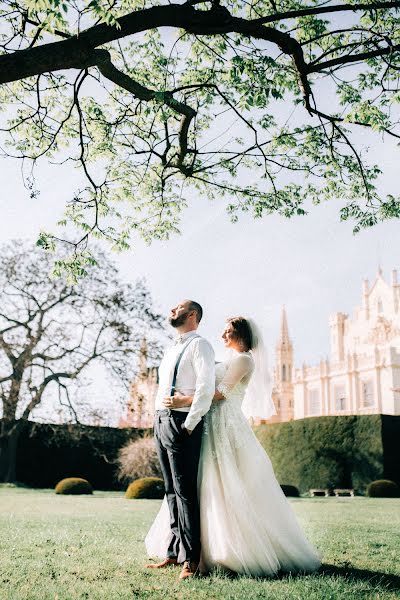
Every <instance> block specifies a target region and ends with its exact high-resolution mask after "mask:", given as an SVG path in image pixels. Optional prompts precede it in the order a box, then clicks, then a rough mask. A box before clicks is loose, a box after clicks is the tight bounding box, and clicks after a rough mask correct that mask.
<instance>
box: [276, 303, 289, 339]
mask: <svg viewBox="0 0 400 600" xmlns="http://www.w3.org/2000/svg"><path fill="white" fill-rule="evenodd" d="M278 345H279V346H282V345H284V346H290V337H289V328H288V324H287V316H286V309H285V305H283V306H282V313H281V328H280V334H279V340H278Z"/></svg>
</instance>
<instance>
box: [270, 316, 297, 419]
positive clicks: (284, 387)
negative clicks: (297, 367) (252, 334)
mask: <svg viewBox="0 0 400 600" xmlns="http://www.w3.org/2000/svg"><path fill="white" fill-rule="evenodd" d="M293 395H294V394H293V346H292V342H291V339H290V337H289V328H288V324H287V317H286V310H285V307H282V315H281V326H280V332H279V338H278V341H277V343H276V348H275V369H274V387H273V390H272V399H273V401H274V403H275V408H276V412H277V414H276V415H275V416H274V417H272V418H271V419H270V421H271V422H273V423H274V422H282V421H291V420H292V419H293Z"/></svg>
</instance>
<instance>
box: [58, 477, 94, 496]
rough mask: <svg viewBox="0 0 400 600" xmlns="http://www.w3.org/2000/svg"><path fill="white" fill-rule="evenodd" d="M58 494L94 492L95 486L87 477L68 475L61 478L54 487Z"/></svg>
mask: <svg viewBox="0 0 400 600" xmlns="http://www.w3.org/2000/svg"><path fill="white" fill-rule="evenodd" d="M54 491H55V493H56V494H74V495H78V494H93V488H92V486H91V484H90V483H89V482H88V481H87V480H86V479H81V478H80V477H67V478H66V479H61V481H59V482H58V483H57V485H56V487H55V488H54Z"/></svg>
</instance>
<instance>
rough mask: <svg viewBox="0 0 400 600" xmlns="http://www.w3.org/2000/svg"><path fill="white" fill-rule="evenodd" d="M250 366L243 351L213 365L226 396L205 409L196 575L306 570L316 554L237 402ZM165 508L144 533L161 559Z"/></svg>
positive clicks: (315, 562) (165, 536) (166, 531)
mask: <svg viewBox="0 0 400 600" xmlns="http://www.w3.org/2000/svg"><path fill="white" fill-rule="evenodd" d="M253 369H254V361H253V358H252V356H251V353H250V352H244V353H235V356H234V357H233V358H232V359H231V360H229V361H227V362H225V363H220V364H219V365H217V369H216V384H217V389H218V390H219V391H220V392H221V393H222V394H223V395H224V397H225V400H222V401H218V402H215V403H214V404H213V405H212V407H211V409H210V411H209V412H208V413H207V415H206V417H205V422H204V434H203V440H202V448H201V454H200V464H199V473H198V490H199V502H200V523H201V548H202V550H201V552H202V556H201V565H200V568H201V570H202V571H203V572H208V571H210V570H211V569H213V568H214V567H217V566H218V567H220V568H222V569H227V570H230V571H234V572H236V573H240V574H243V575H249V576H271V575H274V574H276V573H277V572H278V571H285V572H292V573H295V572H312V571H315V570H316V569H318V567H319V566H320V557H319V555H318V553H317V551H316V550H315V549H314V547H313V546H312V545H311V544H310V542H309V541H308V540H307V539H306V537H305V535H304V533H303V531H302V530H301V528H300V526H299V524H298V522H297V519H296V516H295V514H294V512H293V511H292V508H291V506H290V504H289V502H288V501H287V499H286V497H285V495H284V494H283V492H282V490H281V488H280V485H279V483H278V482H277V480H276V478H275V475H274V472H273V468H272V465H271V461H270V459H269V458H268V456H267V454H266V452H265V450H264V449H263V448H262V446H261V445H260V443H259V442H258V440H257V438H256V437H255V435H254V433H253V431H252V429H251V427H250V425H249V424H248V421H247V419H246V417H245V416H244V414H243V412H242V409H241V405H242V401H243V399H244V396H245V391H246V388H247V386H248V384H249V381H250V379H251V375H252V372H253ZM168 540H169V512H168V505H167V502H166V500H165V499H164V501H163V504H162V506H161V509H160V511H159V513H158V515H157V517H156V519H155V521H154V523H153V525H152V526H151V528H150V531H149V533H148V534H147V536H146V540H145V544H146V549H147V553H148V555H149V556H151V557H160V558H165V556H166V548H167V546H168Z"/></svg>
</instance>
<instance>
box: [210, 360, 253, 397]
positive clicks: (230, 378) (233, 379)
mask: <svg viewBox="0 0 400 600" xmlns="http://www.w3.org/2000/svg"><path fill="white" fill-rule="evenodd" d="M252 369H253V360H252V358H251V357H250V356H249V355H248V354H239V355H238V356H236V357H235V358H234V359H233V360H232V361H231V362H230V364H229V367H228V368H227V370H226V373H225V375H224V377H223V379H222V381H221V382H220V383H219V384H218V385H217V389H216V390H215V394H214V398H213V402H218V401H220V400H225V399H226V398H227V396H228V394H229V392H230V391H231V390H233V388H234V387H235V385H237V384H238V383H239V381H241V380H242V379H243V377H245V376H246V375H248V374H249V373H250V371H251V370H252Z"/></svg>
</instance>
